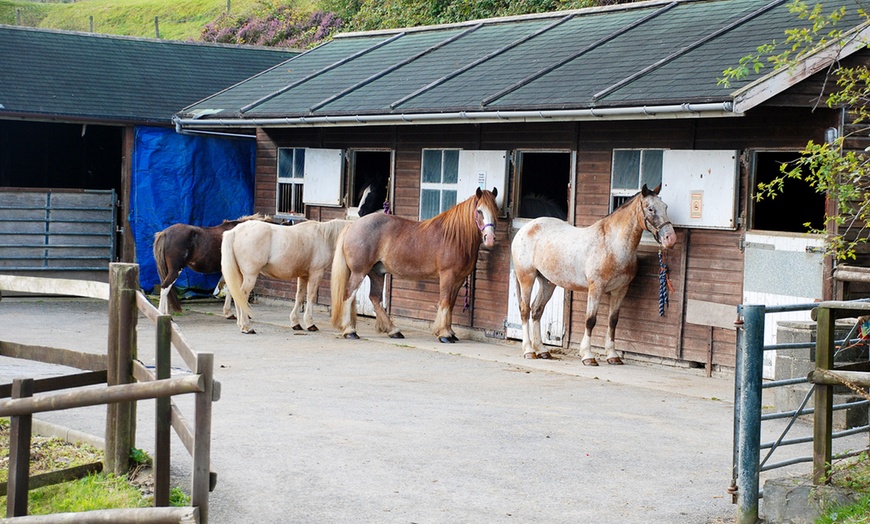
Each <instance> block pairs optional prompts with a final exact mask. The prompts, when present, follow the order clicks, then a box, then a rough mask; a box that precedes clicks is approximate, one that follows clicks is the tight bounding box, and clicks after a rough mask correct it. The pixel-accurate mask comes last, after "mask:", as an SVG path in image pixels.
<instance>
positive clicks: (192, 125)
mask: <svg viewBox="0 0 870 524" xmlns="http://www.w3.org/2000/svg"><path fill="white" fill-rule="evenodd" d="M725 116H741V115H740V114H738V113H736V112H735V111H734V110H733V105H732V103H731V101H722V102H711V103H702V104H690V103H683V104H670V105H659V106H631V107H610V108H599V109H595V108H589V109H554V110H540V111H535V110H531V111H459V112H453V113H400V114H377V115H345V116H308V117H304V116H302V117H287V118H213V119H205V118H203V119H199V118H181V117H178V116H177V115H176V116H175V117H173V118H172V121H173V122H174V123H175V129H176V131H178V132H181V131H182V130H184V129H208V128H236V127H260V128H274V127H327V126H328V127H337V126H370V125H401V124H485V123H505V122H572V121H580V120H592V121H600V120H645V119H655V118H660V119H661V118H665V119H675V118H701V117H704V118H711V117H725Z"/></svg>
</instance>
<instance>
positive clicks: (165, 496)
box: [0, 264, 220, 524]
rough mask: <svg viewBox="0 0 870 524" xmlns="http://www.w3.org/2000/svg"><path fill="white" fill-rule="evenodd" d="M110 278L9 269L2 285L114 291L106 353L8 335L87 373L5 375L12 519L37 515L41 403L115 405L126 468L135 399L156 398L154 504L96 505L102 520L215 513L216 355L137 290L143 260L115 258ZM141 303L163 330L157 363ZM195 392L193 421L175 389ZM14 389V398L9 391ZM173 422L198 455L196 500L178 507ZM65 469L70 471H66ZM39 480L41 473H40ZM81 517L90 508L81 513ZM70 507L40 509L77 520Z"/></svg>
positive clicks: (111, 432)
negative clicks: (140, 328)
mask: <svg viewBox="0 0 870 524" xmlns="http://www.w3.org/2000/svg"><path fill="white" fill-rule="evenodd" d="M109 272H110V275H109V282H110V283H109V284H105V283H99V282H85V281H76V280H67V279H46V278H38V277H22V276H13V275H0V291H2V290H6V291H14V292H25V293H39V294H50V295H71V296H81V297H90V298H99V299H103V300H108V303H109V308H108V310H109V341H108V351H107V354H106V355H96V354H90V353H81V352H77V351H71V350H67V349H60V348H50V347H42V346H29V345H25V344H17V343H14V342H7V341H0V355H3V356H8V357H14V358H23V359H29V360H35V361H39V362H44V363H50V364H62V365H65V366H70V367H76V368H79V369H90V370H93V371H91V372H88V373H77V374H73V375H68V376H63V377H56V378H51V379H41V380H34V379H16V380H15V381H14V382H13V383H12V384H10V385H0V399H2V398H7V399H6V400H0V416H3V417H7V416H8V417H11V421H12V428H11V429H12V436H11V439H10V440H11V441H10V449H11V453H10V460H9V482H8V483H7V492H8V494H7V508H6V515H7V517H17V518H15V519H14V520H13V521H14V522H18V521H19V520H20V521H21V522H27V521H29V520H31V518H30V517H26V514H27V492H28V489H29V488H30V487H31V486H34V487H35V483H31V481H33V480H34V479H36V477H34V478H33V479H31V478H30V476H29V448H30V437H31V435H30V434H31V428H30V426H31V421H32V416H33V414H34V413H40V412H46V411H55V410H61V409H70V408H76V407H84V406H94V405H106V406H107V417H106V418H107V421H106V438H105V464H106V469H107V470H109V471H111V472H113V473H116V474H123V473H126V472H127V470H128V468H129V453H130V449H131V448H132V447H134V445H135V433H136V430H135V412H136V410H135V404H134V403H135V402H136V401H139V400H146V399H157V410H156V415H155V418H156V421H155V424H156V438H155V453H154V479H155V486H154V505H155V507H154V508H137V509H124V510H101V511H94V512H88V515H87V517H86V518H89V519H91V521H94V522H97V521H99V522H103V521H105V522H115V523H118V524H123V523H132V522H196V523H207V522H208V496H209V492H210V491H212V490H213V489H214V487H215V484H216V483H217V474H216V473H215V470H214V468H213V467H212V465H211V412H212V402H215V401H216V400H218V398H219V396H220V387H219V384H217V383H216V382H215V380H214V357H213V355H212V354H211V353H198V352H196V351H194V349H193V348H192V347H191V345H190V344H189V343H188V342H187V341H186V340H185V339H184V337H183V335H182V334H181V332H180V331H179V329H178V327H177V326H176V325H175V324H173V323H172V320H171V317H170V316H169V315H160V314H159V312H158V311H157V309H156V308H154V306H153V305H152V304H151V303H150V302H149V301H148V299H147V298H146V297H145V296H144V295H143V294H142V293H141V292H140V291H139V290H138V281H139V268H138V266H136V265H135V264H111V265H110V267H109ZM139 313H142V314H143V316H145V318H147V319H148V320H149V321H150V322H152V323H153V324H154V328H155V335H156V340H157V355H156V356H157V358H156V361H157V366H156V369H155V370H151V369H148V368H146V367H145V366H144V365H142V364H141V363H140V362H139V361H137V360H136V356H137V348H136V336H135V332H136V326H137V322H138V317H139ZM173 346H174V347H175V348H176V350H177V351H178V354H179V355H180V356H181V358H182V359H183V360H184V361H185V362H186V363H187V365H188V366H189V368H190V369H191V370H192V374H191V375H188V376H183V377H176V378H171V377H170V372H169V370H170V367H169V366H170V358H171V355H170V352H171V348H172V347H173ZM100 383H103V384H106V387H105V388H98V389H87V390H79V391H70V392H63V393H57V392H54V393H50V394H44V395H40V396H38V397H36V396H33V395H34V394H36V393H45V392H49V391H57V390H59V389H68V388H74V387H80V386H83V385H94V384H100ZM181 394H193V395H194V397H195V401H194V403H195V409H194V421H193V424H190V423H189V422H188V421H187V420H186V419H185V418H184V417H183V416H182V414H181V411H180V410H179V409H178V406H177V405H175V403H174V402H173V401H172V397H173V396H175V395H181ZM10 396H11V397H12V398H11V399H9V398H8V397H10ZM172 429H174V430H175V432H176V434H177V435H178V436H179V438H180V440H181V441H182V443H183V444H184V446H185V448H186V449H187V451H188V453H190V455H191V457H192V458H193V468H192V469H193V471H192V482H191V484H192V487H191V506H192V507H186V508H169V507H166V506H169V494H170V485H169V480H170V476H169V468H170V454H169V452H170V433H169V432H170V431H171V430H172ZM59 476H63V475H59ZM37 482H38V481H37ZM77 515H78V517H83V515H81V514H77ZM70 518H71V516H70V514H57V515H46V516H40V517H39V522H45V523H52V522H68V521H69V519H70Z"/></svg>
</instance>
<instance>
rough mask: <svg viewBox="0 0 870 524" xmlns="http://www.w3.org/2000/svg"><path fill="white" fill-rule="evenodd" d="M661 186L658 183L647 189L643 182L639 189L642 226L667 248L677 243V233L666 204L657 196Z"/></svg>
mask: <svg viewBox="0 0 870 524" xmlns="http://www.w3.org/2000/svg"><path fill="white" fill-rule="evenodd" d="M661 188H662V185H661V184H659V185H658V186H657V187H656V188H655V189H648V188H647V187H646V184H644V185H643V188H641V190H640V192H641V197H642V198H641V205H642V208H641V209H642V210H643V227H644V229H646V230H647V231H649V232H650V233H652V234H653V236H655V237H656V242H658V243H659V244H661V245H662V247H664V248H665V249H669V248H672V247H674V244H676V243H677V233H676V232H675V231H674V225H673V224H671V220H670V219H669V218H668V205H667V204H665V203H664V201H663V200H662V199H661V198H659V191H660V190H661Z"/></svg>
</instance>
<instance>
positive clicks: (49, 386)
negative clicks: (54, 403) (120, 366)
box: [0, 369, 106, 398]
mask: <svg viewBox="0 0 870 524" xmlns="http://www.w3.org/2000/svg"><path fill="white" fill-rule="evenodd" d="M105 383H106V370H105V369H104V370H102V371H87V372H85V373H75V374H73V375H61V376H59V377H49V378H40V379H36V380H34V381H33V393H34V394H36V393H45V392H46V391H57V390H59V389H70V388H78V387H82V386H93V385H96V384H105ZM11 396H12V384H0V398H9V397H11Z"/></svg>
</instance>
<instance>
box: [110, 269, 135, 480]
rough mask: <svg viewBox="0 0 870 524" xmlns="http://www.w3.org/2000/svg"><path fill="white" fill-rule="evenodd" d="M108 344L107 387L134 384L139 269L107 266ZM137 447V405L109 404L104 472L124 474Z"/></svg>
mask: <svg viewBox="0 0 870 524" xmlns="http://www.w3.org/2000/svg"><path fill="white" fill-rule="evenodd" d="M109 288H110V291H109V342H108V352H107V361H106V364H107V371H108V377H107V383H108V385H109V386H116V385H119V384H131V383H132V382H133V360H134V359H135V358H136V357H137V352H136V325H137V323H138V320H139V310H138V308H137V307H136V291H137V290H138V289H139V266H138V265H136V264H122V263H112V264H109ZM135 444H136V403H135V402H120V403H117V404H108V406H107V408H106V449H105V455H106V457H105V459H106V460H105V463H106V471H107V472H109V473H113V474H115V475H123V474H125V473H127V472H128V471H129V470H130V450H131V449H132V448H133V446H135Z"/></svg>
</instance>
